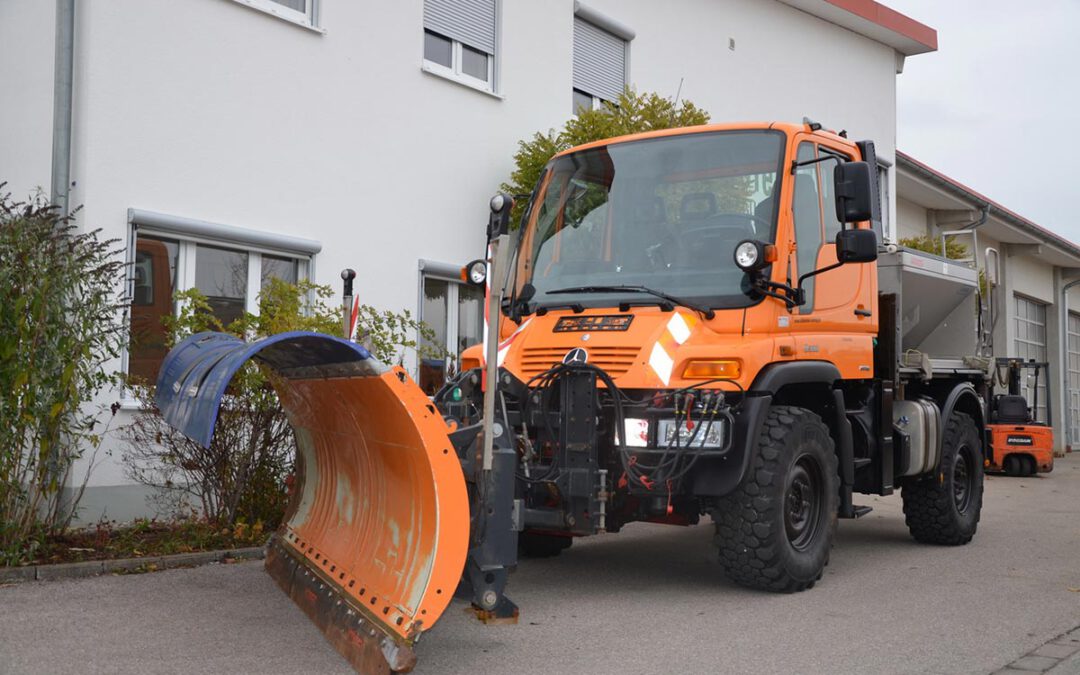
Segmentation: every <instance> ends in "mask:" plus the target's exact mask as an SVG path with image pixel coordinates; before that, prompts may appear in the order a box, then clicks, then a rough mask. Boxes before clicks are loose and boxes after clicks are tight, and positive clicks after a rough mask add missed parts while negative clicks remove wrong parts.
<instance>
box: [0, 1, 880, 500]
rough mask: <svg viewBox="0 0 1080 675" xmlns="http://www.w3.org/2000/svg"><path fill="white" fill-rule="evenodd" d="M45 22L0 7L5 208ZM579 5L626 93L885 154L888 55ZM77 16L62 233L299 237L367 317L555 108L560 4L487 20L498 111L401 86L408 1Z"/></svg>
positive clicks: (794, 13)
mask: <svg viewBox="0 0 1080 675" xmlns="http://www.w3.org/2000/svg"><path fill="white" fill-rule="evenodd" d="M52 4H53V3H49V2H40V1H37V0H5V1H4V2H3V3H0V64H2V65H3V67H4V71H5V72H12V70H13V69H12V68H11V67H9V66H10V65H11V64H15V63H21V62H22V61H21V59H22V56H20V54H23V53H24V52H25V53H26V54H27V55H32V56H33V58H32V59H28V60H29V61H30V62H32V64H33V65H32V68H33V72H23V71H19V73H20V74H19V78H20V82H25V84H26V85H27V86H29V85H30V84H33V87H32V89H33V92H34V94H35V95H34V97H28V99H27V103H26V104H25V105H24V104H23V102H22V101H20V103H19V105H15V106H11V105H9V106H2V107H0V176H7V177H8V180H11V181H12V185H13V187H14V188H16V189H17V190H23V191H25V190H26V189H28V186H32V185H35V184H39V183H42V181H44V183H43V184H44V185H45V186H46V187H47V182H48V172H49V147H50V143H51V137H50V136H49V130H50V125H51V105H52V48H53V46H52V41H53V30H54V29H53V24H52V9H51V7H52ZM587 4H589V5H590V6H591V7H593V8H595V9H597V10H599V11H601V12H603V13H605V14H608V15H610V16H611V17H613V18H615V19H617V20H619V21H620V22H622V23H624V24H626V25H628V26H630V27H631V28H632V29H634V30H635V31H636V34H637V37H636V39H635V40H634V41H633V42H632V44H631V48H630V81H631V83H632V84H633V85H635V86H637V87H638V88H639V89H640V90H655V91H658V92H660V93H661V94H664V95H669V96H673V95H675V93H676V91H678V89H679V82H680V80H682V90H681V96H682V98H684V99H689V100H692V101H694V102H695V103H696V104H698V105H700V106H701V107H703V108H705V109H706V110H708V111H710V112H711V113H712V116H713V119H714V120H715V121H731V120H759V119H778V120H785V121H798V120H800V119H801V118H802V117H803V116H804V115H806V116H809V117H811V118H814V119H816V120H818V121H821V122H822V123H823V124H825V125H826V126H828V127H831V128H835V129H837V130H839V129H847V130H848V131H849V134H850V136H851V138H853V139H860V138H872V139H874V140H875V141H876V143H877V149H878V153H879V155H880V156H882V157H883V158H885V159H887V160H890V161H891V160H892V159H893V158H894V156H895V136H896V130H895V126H896V117H895V107H896V106H895V60H894V54H893V50H892V49H891V48H889V47H887V46H884V45H882V44H879V43H876V42H874V41H872V40H870V39H868V38H865V37H861V36H859V35H856V34H855V33H852V32H850V31H848V30H846V29H843V28H839V27H837V26H835V25H832V24H829V23H827V22H825V21H823V20H820V19H818V18H815V17H813V16H811V15H808V14H805V13H803V12H800V11H799V10H796V9H793V8H791V7H789V6H787V5H784V4H781V3H778V2H765V1H762V0H684V1H683V2H679V3H657V2H653V1H651V0H618V1H616V0H594V1H593V2H590V3H587ZM46 6H47V7H48V8H50V9H48V10H45V9H43V7H46ZM78 12H79V13H78V17H77V26H76V41H77V46H76V89H75V93H76V97H75V113H74V114H75V123H74V126H75V143H74V154H73V166H72V175H73V178H74V179H75V180H76V188H75V190H74V192H73V194H72V198H71V202H72V204H82V205H83V206H84V210H83V211H82V214H81V216H80V219H81V222H82V223H84V224H86V225H88V226H92V227H101V228H104V230H105V235H106V236H108V237H119V238H124V237H125V236H126V227H127V225H126V212H127V209H128V208H131V207H136V208H142V209H147V210H150V211H157V212H162V213H167V214H172V215H177V216H184V217H190V218H197V219H202V220H208V221H213V222H218V223H224V224H229V225H236V226H241V227H246V228H254V229H259V230H266V231H271V232H279V233H284V234H291V235H299V236H303V237H308V238H312V239H317V240H319V241H321V242H322V244H323V251H322V252H321V253H320V254H318V256H317V257H316V273H315V281H318V282H321V283H329V284H332V285H333V286H334V288H335V289H336V288H338V284H339V283H340V281H339V279H338V272H339V270H341V269H342V268H343V267H353V268H354V269H356V270H357V272H358V278H357V290H358V293H359V294H360V296H361V298H362V299H363V300H364V301H365V302H370V303H372V304H375V305H378V306H382V307H386V308H393V309H401V308H409V309H412V310H413V311H415V310H416V309H417V308H416V302H417V294H418V289H417V262H418V260H419V259H432V260H439V261H444V262H450V263H463V262H465V261H467V260H469V259H472V258H475V257H479V256H480V255H481V254H482V252H483V245H484V241H483V236H484V235H483V231H484V230H483V228H484V224H485V222H486V218H487V199H488V197H489V196H490V195H491V194H492V193H493V192H494V191H495V190H496V188H497V186H498V184H499V183H500V182H501V181H502V180H504V179H505V178H506V177H507V176H508V174H509V171H510V169H511V165H512V155H513V153H514V151H515V149H516V145H517V142H518V141H519V140H520V139H522V138H525V137H528V136H529V135H531V134H532V133H533V132H534V131H537V130H547V129H549V128H551V127H555V126H558V125H560V124H561V123H562V122H563V121H564V120H565V119H566V118H567V117H568V113H569V110H570V107H571V85H572V34H573V2H572V0H546V1H545V2H542V3H540V2H517V1H516V0H503V1H502V2H501V3H500V26H499V43H500V47H499V52H498V55H497V59H498V71H499V81H500V88H499V94H500V96H499V97H494V96H491V95H488V94H484V93H480V92H478V91H475V90H473V89H470V88H467V87H465V86H462V85H459V84H457V83H454V82H450V81H447V80H445V79H442V78H440V77H437V76H434V75H431V74H428V73H424V72H422V71H421V61H422V48H423V47H422V46H423V32H422V28H423V2H422V0H408V1H405V2H392V3H390V2H386V3H358V2H351V1H349V0H323V1H322V2H321V3H320V12H319V14H320V22H319V23H320V25H321V26H322V27H323V28H324V29H325V34H320V33H317V32H314V31H310V30H307V29H304V28H301V27H298V26H296V25H293V24H290V23H287V22H284V21H282V20H279V19H277V18H275V17H272V16H269V15H267V14H264V13H261V12H259V11H255V10H252V9H250V8H248V7H245V6H243V5H241V4H239V3H237V2H234V1H233V0H187V1H186V2H184V3H178V2H175V1H173V0H108V2H105V1H103V0H86V1H84V2H81V3H79V9H78ZM16 24H17V25H18V26H19V27H18V29H13V28H12V26H14V25H16ZM729 38H734V40H735V49H734V50H731V49H729V42H728V40H729ZM13 40H14V41H13ZM15 70H19V69H15ZM41 93H44V94H45V96H44V97H42V96H40V94H41ZM38 99H40V100H38ZM2 179H3V178H0V180H2ZM126 414H127V413H121V415H120V418H119V419H117V420H116V421H114V424H113V426H114V427H116V426H118V425H120V424H123V423H124V421H125V420H124V419H123V417H124V416H125V415H126ZM106 450H111V451H112V455H111V456H107V455H103V456H101V457H99V465H98V466H97V468H96V469H95V470H94V472H93V474H92V476H91V478H90V485H91V486H96V487H101V486H115V485H121V484H124V483H126V482H127V481H126V478H125V477H124V475H123V467H122V465H121V463H120V461H119V449H118V448H117V447H116V446H115V445H112V446H110V447H109V448H106ZM88 517H93V514H90V515H89V516H88Z"/></svg>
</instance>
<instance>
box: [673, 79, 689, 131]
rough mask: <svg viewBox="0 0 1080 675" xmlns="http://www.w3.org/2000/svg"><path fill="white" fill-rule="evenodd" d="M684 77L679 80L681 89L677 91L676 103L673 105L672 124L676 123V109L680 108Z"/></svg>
mask: <svg viewBox="0 0 1080 675" xmlns="http://www.w3.org/2000/svg"><path fill="white" fill-rule="evenodd" d="M684 79H686V78H684V77H680V78H679V88H678V89H676V90H675V102H674V103H672V104H671V122H672V123H673V124H674V122H675V109H676V108H678V107H679V97H680V96H682V83H683V80H684Z"/></svg>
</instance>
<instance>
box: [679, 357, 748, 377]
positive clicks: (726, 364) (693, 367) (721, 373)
mask: <svg viewBox="0 0 1080 675" xmlns="http://www.w3.org/2000/svg"><path fill="white" fill-rule="evenodd" d="M741 372H742V367H741V364H740V363H739V361H738V360H737V359H707V360H694V361H690V362H689V363H687V364H686V368H684V369H683V374H682V376H683V379H687V380H715V379H720V378H727V379H732V380H734V379H737V378H738V377H739V374H740V373H741Z"/></svg>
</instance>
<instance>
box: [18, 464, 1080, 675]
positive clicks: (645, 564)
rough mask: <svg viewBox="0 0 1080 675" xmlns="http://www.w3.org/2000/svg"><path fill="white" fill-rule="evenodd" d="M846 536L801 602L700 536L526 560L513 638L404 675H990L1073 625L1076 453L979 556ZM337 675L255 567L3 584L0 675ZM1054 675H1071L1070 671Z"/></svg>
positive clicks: (490, 632) (457, 636)
mask: <svg viewBox="0 0 1080 675" xmlns="http://www.w3.org/2000/svg"><path fill="white" fill-rule="evenodd" d="M860 503H863V504H867V505H870V506H873V507H874V511H873V513H871V514H870V515H868V516H866V517H865V518H863V519H861V520H858V521H854V522H852V521H842V522H841V524H840V531H839V535H838V540H837V542H836V547H835V549H834V550H833V554H832V561H831V564H830V565H829V567H828V568H827V570H826V574H825V576H824V578H823V579H822V581H821V582H820V583H819V584H818V585H817V586H816V587H815V588H814V589H812V590H810V591H807V592H805V593H799V594H795V595H772V594H765V593H757V592H753V591H748V590H744V589H741V588H739V587H736V586H733V585H732V584H730V583H729V582H727V581H725V580H724V579H723V578H722V577H721V576H720V575H719V573H718V571H717V569H716V567H715V564H714V563H713V562H712V561H711V559H710V558H711V552H710V546H709V537H710V534H711V526H710V525H700V526H697V527H690V528H674V527H668V526H653V525H642V524H639V525H631V526H628V527H627V528H626V529H625V530H624V531H623V532H622V533H620V534H618V535H604V536H598V537H592V538H590V539H584V540H581V541H578V542H577V543H575V545H574V547H573V548H572V549H570V550H569V551H567V552H566V553H564V554H563V555H562V556H561V557H559V558H557V559H553V560H538V561H525V562H522V563H521V565H520V566H519V568H518V571H517V573H516V574H515V575H514V576H513V577H512V579H511V588H510V595H511V597H512V598H513V599H514V600H515V601H516V602H517V603H518V605H519V606H520V607H521V621H520V623H519V624H518V625H516V626H484V625H481V624H479V623H478V622H477V621H476V620H475V619H473V618H471V617H470V616H469V615H468V614H467V613H466V610H465V606H464V604H462V603H457V602H455V604H454V605H452V606H451V607H450V609H448V610H447V612H446V614H445V615H444V616H443V618H442V619H441V621H440V622H439V624H438V625H437V626H436V627H435V628H434V629H433V630H432V631H431V632H430V633H428V634H427V635H425V637H424V640H423V641H422V642H421V644H420V645H419V647H418V650H417V651H418V655H419V658H420V663H419V665H418V667H417V670H416V672H417V673H421V674H442V673H477V672H481V673H504V672H505V673H534V672H535V673H567V672H589V673H601V674H602V673H619V674H620V675H627V674H633V673H650V674H652V673H714V672H730V673H791V672H798V673H989V672H993V671H996V670H998V669H1000V668H1003V667H1004V666H1006V665H1007V664H1009V663H1011V662H1013V661H1014V660H1016V659H1019V658H1021V657H1023V656H1024V655H1026V654H1029V653H1032V652H1036V650H1038V649H1039V648H1040V647H1041V646H1043V645H1044V644H1045V643H1048V642H1051V641H1053V640H1056V639H1059V638H1060V637H1061V636H1063V635H1064V634H1066V633H1069V632H1070V631H1073V630H1074V629H1076V628H1077V627H1078V626H1080V456H1077V455H1071V456H1070V457H1069V458H1067V459H1063V460H1058V465H1057V468H1056V469H1055V471H1054V472H1053V473H1052V474H1049V475H1046V476H1040V477H1036V478H1005V477H991V478H988V480H987V487H986V501H985V504H984V507H983V517H982V522H981V523H980V525H979V533H978V534H977V535H976V537H975V540H974V541H973V542H972V543H971V544H969V545H967V546H963V547H959V548H940V547H934V546H926V545H921V544H917V543H915V542H914V541H913V540H912V539H911V538H910V537H909V536H908V534H907V530H906V528H905V527H904V521H903V515H902V513H901V511H900V499H899V495H894V496H891V497H883V498H873V497H862V498H861V500H860ZM298 671H299V672H308V673H347V672H350V671H349V670H348V669H347V667H346V666H345V664H344V662H343V661H342V660H341V659H340V658H339V657H338V656H337V655H336V654H335V652H334V651H333V650H332V649H331V648H330V647H329V645H328V644H327V643H326V642H325V641H324V640H323V638H322V636H321V635H320V634H319V633H318V631H317V630H316V629H315V628H314V627H313V626H311V625H309V623H308V622H307V620H306V619H305V618H304V616H303V615H302V614H301V613H300V611H299V610H297V609H296V608H295V607H294V606H293V605H292V603H291V602H290V601H289V600H288V599H287V598H285V597H284V595H282V594H281V592H280V591H278V589H277V587H276V586H274V585H273V583H272V582H271V581H270V579H269V578H268V577H267V576H266V575H265V574H264V573H263V572H262V568H261V565H260V564H259V563H237V564H233V565H211V566H206V567H201V568H196V569H186V570H170V571H164V572H159V573H154V574H144V575H137V576H118V577H98V578H93V579H82V580H73V581H55V582H44V583H26V584H19V585H12V586H7V587H0V672H3V673H49V674H52V673H147V672H156V673H218V672H233V673H237V672H239V673H296V672H298ZM1053 672H1054V673H1080V656H1077V655H1074V656H1073V657H1071V658H1069V659H1065V660H1064V661H1062V662H1060V663H1059V664H1058V665H1057V669H1056V670H1054V671H1053Z"/></svg>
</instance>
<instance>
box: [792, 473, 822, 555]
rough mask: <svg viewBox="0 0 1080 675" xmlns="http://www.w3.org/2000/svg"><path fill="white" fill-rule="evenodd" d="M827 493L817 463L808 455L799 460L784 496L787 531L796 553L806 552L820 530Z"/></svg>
mask: <svg viewBox="0 0 1080 675" xmlns="http://www.w3.org/2000/svg"><path fill="white" fill-rule="evenodd" d="M824 489H825V483H824V481H823V480H822V479H821V467H820V466H819V465H818V463H817V461H816V460H815V459H814V458H813V457H811V456H809V455H803V456H802V457H799V459H797V460H796V461H795V466H794V467H792V469H791V473H790V474H789V475H788V481H787V490H786V491H785V494H784V528H785V529H786V530H787V537H788V541H789V542H791V546H792V547H793V548H794V549H795V550H797V551H803V550H806V549H807V548H808V547H809V546H810V544H811V543H812V542H813V541H814V539H815V538H816V537H817V533H818V530H819V529H820V528H821V509H822V505H823V503H824V501H825V495H824V494H823V490H824Z"/></svg>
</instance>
